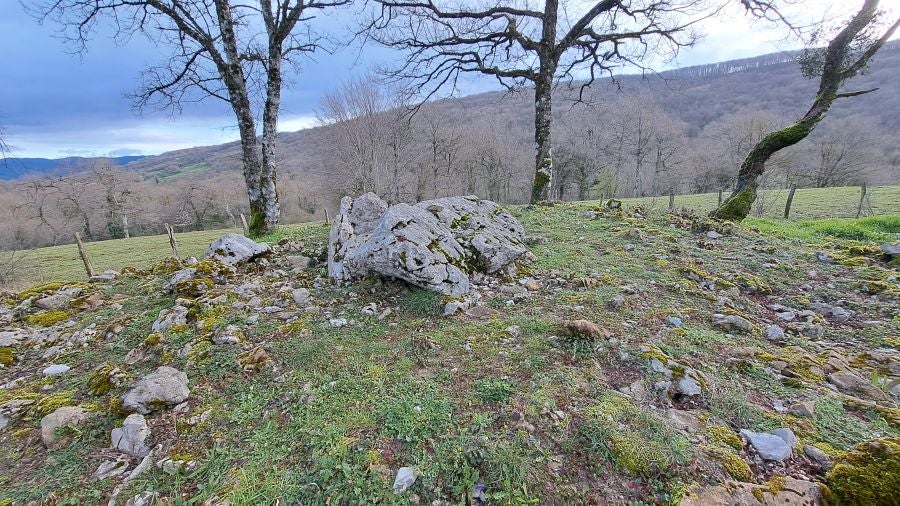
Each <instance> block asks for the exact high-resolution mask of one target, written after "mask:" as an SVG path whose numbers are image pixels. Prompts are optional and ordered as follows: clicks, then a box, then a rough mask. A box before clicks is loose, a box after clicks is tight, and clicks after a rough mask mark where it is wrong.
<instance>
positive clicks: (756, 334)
mask: <svg viewBox="0 0 900 506" xmlns="http://www.w3.org/2000/svg"><path fill="white" fill-rule="evenodd" d="M513 214H515V215H516V216H517V218H518V219H519V220H520V221H521V222H522V223H523V224H524V226H525V230H526V233H527V234H528V237H527V241H526V243H527V245H528V249H529V253H528V254H526V255H525V256H524V257H523V258H522V259H521V260H520V261H519V262H518V264H517V265H516V267H515V268H514V269H507V270H504V271H503V274H498V275H497V276H488V277H481V276H478V277H473V278H472V290H471V292H470V293H469V294H468V295H465V296H461V297H458V296H446V295H440V294H435V293H433V292H429V291H425V290H422V289H418V288H410V287H408V286H407V285H403V284H401V283H399V282H395V281H388V280H383V279H379V278H375V277H369V278H365V279H362V280H360V281H358V282H355V283H353V284H350V285H347V286H334V285H333V284H332V283H331V282H330V281H328V278H327V276H326V267H325V265H324V263H323V262H324V260H325V251H326V247H327V244H326V237H327V234H328V229H327V227H325V226H324V225H322V224H313V225H310V226H309V227H307V228H305V229H303V231H302V232H300V233H297V234H293V235H291V236H289V237H283V238H282V237H278V236H273V237H270V238H269V239H271V242H272V243H273V246H272V248H264V247H257V246H255V245H250V246H247V247H246V248H243V249H242V248H237V249H236V250H229V251H230V253H229V251H224V250H223V249H222V248H219V250H218V251H214V253H215V254H214V255H213V256H214V257H217V258H219V259H220V260H222V261H220V260H216V259H215V258H212V259H201V260H200V261H196V260H193V259H189V260H188V261H186V262H184V263H182V262H181V261H176V260H174V259H173V260H170V261H166V262H162V263H160V264H157V265H154V266H152V267H151V268H148V269H147V270H135V269H126V270H125V271H123V272H122V273H121V274H120V275H118V276H117V277H115V278H114V279H111V280H107V281H101V280H98V281H97V282H93V283H83V284H82V283H73V284H68V285H62V284H59V283H54V284H48V285H43V286H39V287H35V288H33V289H31V290H28V291H25V292H22V293H18V294H6V295H5V296H4V299H3V303H2V305H0V325H2V329H3V330H0V364H2V369H0V469H2V473H0V504H27V503H29V502H32V503H35V504H37V503H41V502H46V503H55V504H88V503H97V502H110V503H118V504H132V505H137V504H169V503H178V504H181V503H189V504H195V503H206V504H226V503H228V504H297V503H301V502H302V503H303V504H362V503H397V504H435V505H438V504H524V503H528V504H534V503H540V504H577V503H588V504H604V503H629V504H662V503H672V504H675V503H682V504H698V505H699V504H703V505H706V504H729V503H739V504H758V503H763V504H814V503H821V502H835V501H840V502H843V503H848V504H879V503H880V504H898V502H897V501H898V499H897V497H900V496H898V495H897V492H898V491H900V437H898V434H900V431H898V428H900V410H898V409H897V402H898V397H900V352H898V345H900V305H898V300H900V282H898V279H897V268H896V265H893V266H892V265H891V264H890V263H889V260H890V257H887V256H885V255H884V254H883V252H882V251H881V250H880V248H879V247H878V246H877V245H874V244H865V243H859V242H850V241H843V240H827V239H822V240H817V241H815V242H803V241H800V240H798V239H792V238H790V237H785V236H780V235H777V234H775V235H773V234H763V233H761V232H759V231H755V230H753V229H748V228H741V227H734V226H732V225H730V224H727V223H717V222H711V221H708V220H705V219H702V218H699V217H696V216H692V215H690V214H688V213H681V214H662V213H657V214H655V215H652V216H651V215H650V214H649V213H648V212H646V211H644V210H641V209H635V210H629V211H626V212H622V211H619V210H608V209H606V208H605V207H596V206H589V205H588V204H579V205H556V206H550V207H531V208H524V209H516V210H513ZM225 249H227V248H225ZM213 250H216V248H213ZM894 264H896V260H895V261H894ZM110 277H111V276H110Z"/></svg>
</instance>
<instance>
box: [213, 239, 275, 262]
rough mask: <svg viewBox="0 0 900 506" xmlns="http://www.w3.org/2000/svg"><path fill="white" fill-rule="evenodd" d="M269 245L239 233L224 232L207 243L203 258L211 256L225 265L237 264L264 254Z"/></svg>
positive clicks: (267, 250)
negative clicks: (207, 246) (210, 242)
mask: <svg viewBox="0 0 900 506" xmlns="http://www.w3.org/2000/svg"><path fill="white" fill-rule="evenodd" d="M269 251H270V249H269V245H268V244H265V243H258V242H255V241H253V240H252V239H249V238H247V237H244V236H242V235H240V234H225V235H223V236H222V237H220V238H219V239H216V241H215V242H213V243H212V244H210V245H209V248H208V249H207V250H206V253H204V254H203V258H213V259H216V260H218V261H220V262H222V263H223V264H225V265H231V266H234V265H238V264H241V263H245V262H249V261H250V260H252V259H254V258H256V257H258V256H261V255H264V254H266V253H268V252H269Z"/></svg>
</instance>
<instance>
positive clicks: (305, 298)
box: [291, 288, 309, 306]
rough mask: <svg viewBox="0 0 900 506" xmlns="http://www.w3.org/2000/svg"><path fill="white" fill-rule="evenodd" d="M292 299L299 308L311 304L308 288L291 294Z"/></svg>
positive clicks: (299, 289)
mask: <svg viewBox="0 0 900 506" xmlns="http://www.w3.org/2000/svg"><path fill="white" fill-rule="evenodd" d="M291 298H293V299H294V303H295V304H297V305H298V306H306V305H307V304H309V290H307V289H306V288H297V289H296V290H294V291H292V292H291Z"/></svg>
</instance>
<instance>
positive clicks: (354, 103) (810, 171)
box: [0, 42, 900, 249]
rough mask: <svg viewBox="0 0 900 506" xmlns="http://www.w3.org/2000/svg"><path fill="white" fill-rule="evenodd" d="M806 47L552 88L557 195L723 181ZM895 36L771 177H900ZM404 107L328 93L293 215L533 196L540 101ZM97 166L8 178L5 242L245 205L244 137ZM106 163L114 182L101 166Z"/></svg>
mask: <svg viewBox="0 0 900 506" xmlns="http://www.w3.org/2000/svg"><path fill="white" fill-rule="evenodd" d="M797 55H798V53H780V54H772V55H765V56H760V57H756V58H749V59H743V60H734V61H729V62H722V63H714V64H709V65H702V66H696V67H688V68H682V69H678V70H672V71H668V72H664V73H661V74H657V75H647V76H636V75H628V76H622V77H619V78H617V79H615V80H610V79H605V80H602V81H598V82H597V83H595V84H594V86H592V87H591V88H589V89H587V90H586V91H585V93H584V95H583V96H582V98H583V100H582V101H581V102H579V101H577V100H575V99H576V98H577V96H578V93H579V91H580V89H579V87H578V83H573V84H572V85H571V87H569V88H567V89H558V90H557V92H556V93H557V94H558V98H557V99H556V101H555V103H556V107H555V111H554V114H555V120H554V128H555V132H554V138H555V147H554V149H555V158H556V162H555V170H556V172H557V174H556V177H555V181H556V187H555V188H554V197H555V198H562V199H565V200H572V199H582V200H583V199H590V198H600V197H604V196H612V195H615V196H623V197H630V196H646V195H658V194H665V193H668V191H669V190H670V189H672V190H674V191H676V192H677V193H698V192H709V191H716V190H719V189H727V188H729V187H730V185H731V182H732V180H733V178H734V176H735V174H736V173H737V168H738V166H739V164H740V161H741V159H742V158H743V156H744V155H745V153H746V152H747V150H748V149H749V148H750V146H751V145H752V144H753V142H755V141H756V140H757V139H759V138H760V136H762V135H763V134H765V133H766V132H768V131H771V130H772V129H773V128H774V127H776V126H779V125H783V124H785V123H786V122H787V121H789V120H791V119H792V118H795V117H797V116H798V115H800V114H802V113H803V112H804V110H805V107H806V106H807V104H808V103H809V100H810V99H811V97H812V95H813V93H814V88H815V83H813V82H811V81H809V80H807V79H805V78H803V76H802V75H801V72H800V68H799V65H798V64H797V63H796V61H795V59H796V57H797ZM898 71H900V44H898V43H896V42H895V43H892V44H889V45H888V46H886V47H885V48H884V49H883V51H881V53H879V55H878V56H877V58H876V60H875V61H874V63H873V65H872V66H871V71H870V72H869V73H868V74H866V75H863V76H861V77H859V78H857V79H855V80H854V82H853V83H852V85H853V86H854V88H855V89H869V88H874V87H878V88H880V89H879V90H878V91H877V92H876V93H871V94H868V95H864V96H861V97H855V98H853V99H847V100H842V101H838V102H837V103H836V105H835V106H834V108H833V110H832V111H831V113H830V115H829V116H828V117H827V118H826V119H825V121H824V122H823V123H822V125H821V126H820V128H819V129H817V130H816V132H815V133H814V134H813V135H812V136H811V137H810V138H809V139H807V140H805V141H803V142H801V143H800V144H798V145H797V146H794V147H793V148H792V149H789V150H785V151H784V152H783V153H781V154H779V156H778V158H777V159H775V160H773V163H772V169H773V170H772V171H770V173H769V174H768V175H767V177H768V181H767V182H766V184H767V186H770V187H786V186H788V185H790V184H796V185H798V186H801V187H803V186H810V187H823V186H839V185H853V184H859V183H862V182H866V183H868V184H889V183H896V182H897V181H898V178H900V149H898V148H897V145H896V133H895V132H896V131H897V129H898V128H900V119H898V115H897V111H898V110H900V84H898V82H897V80H896V79H895V78H894V77H895V76H896V75H897V73H898ZM411 105H413V104H410V103H408V102H404V101H403V100H400V99H398V95H396V94H392V93H391V92H390V91H386V88H385V87H383V86H378V85H375V84H373V80H371V79H365V78H363V79H358V80H356V81H350V82H348V83H346V84H345V85H344V86H343V87H341V88H340V89H336V90H334V91H333V92H332V93H331V94H329V95H327V96H326V97H324V98H323V100H322V103H321V106H320V110H319V115H320V118H321V120H322V121H321V122H322V126H319V127H316V128H312V129H308V130H302V131H299V132H293V133H285V134H282V135H281V139H280V145H279V146H278V150H279V156H280V166H281V167H280V177H279V191H280V194H281V196H282V197H281V203H282V207H283V211H284V221H285V222H288V223H290V222H298V221H304V220H308V219H311V218H313V217H316V218H322V217H323V216H324V210H325V209H326V208H328V209H332V210H333V209H334V207H335V205H336V202H337V200H338V199H339V198H340V196H341V195H343V194H348V193H358V192H360V191H362V190H373V191H376V192H377V193H379V194H380V195H384V196H386V197H387V198H388V199H389V200H391V201H418V200H422V199H425V198H430V197H434V196H445V195H453V194H462V193H475V194H479V195H481V196H484V197H486V198H490V199H492V200H496V201H500V202H504V203H519V202H524V201H526V200H527V192H528V191H529V188H530V180H531V177H532V175H533V174H532V171H533V164H534V160H533V150H532V143H533V140H532V134H531V126H532V123H533V119H532V108H533V104H532V98H531V96H530V93H529V92H528V91H527V90H524V91H521V92H519V93H513V94H511V93H505V92H499V91H498V92H491V93H483V94H478V95H472V96H466V97H460V98H452V99H444V100H439V101H435V102H430V103H428V104H426V105H425V106H423V107H421V108H420V109H419V110H418V112H417V113H416V114H415V115H413V116H411V117H409V116H408V115H407V112H408V110H409V106H411ZM114 165H115V163H114V161H104V160H94V161H93V162H92V164H91V166H92V167H93V171H87V172H82V173H80V175H79V173H76V174H75V175H69V176H56V177H53V178H43V179H31V180H20V181H13V182H6V183H3V184H2V185H0V213H2V214H3V215H4V216H5V219H4V220H2V223H3V225H0V227H3V229H2V230H0V237H2V238H3V241H2V243H0V248H4V249H20V248H25V247H33V246H39V245H49V244H58V243H61V242H68V241H70V240H71V237H72V233H73V232H75V231H79V232H81V233H82V235H83V236H85V237H88V238H92V239H104V238H114V237H122V236H124V235H125V232H126V230H128V232H129V234H131V235H140V234H146V233H162V231H163V229H162V226H163V225H162V224H163V223H174V224H175V226H176V228H177V229H178V230H202V229H209V228H215V227H221V226H239V224H240V221H239V217H240V213H246V197H245V195H244V183H243V180H242V177H241V161H240V156H239V147H238V143H236V142H235V143H230V144H223V145H219V146H206V147H197V148H192V149H185V150H180V151H172V152H169V153H164V154H162V155H159V156H151V157H147V158H144V159H141V160H138V161H135V162H131V163H128V164H127V165H125V166H124V167H123V168H120V169H116V168H110V169H108V170H106V169H107V167H112V166H114ZM98 168H102V169H104V171H103V173H104V174H105V176H104V177H98V176H97V171H98V170H97V169H98Z"/></svg>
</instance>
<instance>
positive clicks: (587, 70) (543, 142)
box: [366, 0, 767, 203]
mask: <svg viewBox="0 0 900 506" xmlns="http://www.w3.org/2000/svg"><path fill="white" fill-rule="evenodd" d="M374 2H375V3H376V5H377V8H376V11H375V13H374V16H373V18H372V19H371V20H370V22H369V24H368V25H367V27H366V28H367V33H368V34H369V36H370V37H371V38H372V39H374V40H375V41H377V42H379V43H381V44H383V45H386V46H389V47H392V48H397V49H400V50H402V51H403V53H404V54H405V57H404V58H403V59H402V61H401V62H400V64H399V65H398V66H396V67H395V68H392V69H390V70H388V71H387V74H388V76H389V77H390V78H395V79H398V80H402V81H406V82H409V83H411V84H412V86H413V87H414V88H415V90H416V91H418V92H419V93H421V94H422V95H423V96H424V98H430V97H431V96H433V94H434V93H436V92H437V91H438V89H440V88H441V87H443V86H452V87H454V88H455V86H456V84H457V80H458V78H459V77H460V75H461V74H463V73H480V74H486V75H488V76H492V77H494V78H496V79H497V81H499V83H500V84H501V85H502V86H504V87H506V88H507V89H509V90H519V89H522V88H524V87H526V86H533V87H534V141H535V149H536V151H537V153H536V157H535V172H534V183H533V185H532V190H531V202H532V203H534V202H537V201H540V200H546V199H547V198H548V197H549V195H550V189H551V185H552V178H553V155H552V140H551V126H552V102H553V89H554V87H555V86H556V85H557V84H559V83H560V82H573V81H578V84H579V86H578V94H577V98H578V99H579V100H580V99H581V98H582V97H583V96H584V95H583V94H582V93H583V91H584V90H585V88H586V87H587V86H589V85H590V84H591V83H593V82H594V80H595V79H597V78H599V77H602V76H612V75H613V74H612V73H613V71H614V70H616V69H621V68H622V67H625V66H630V67H632V68H639V69H648V68H649V66H650V65H651V63H652V60H654V59H655V58H657V57H660V56H662V57H671V56H674V55H675V54H676V53H677V52H678V50H679V49H680V48H682V47H684V46H687V45H690V44H692V43H693V42H694V41H695V40H696V35H695V33H694V31H693V29H692V27H693V26H694V25H695V24H696V23H697V22H698V21H700V20H702V19H704V18H705V17H707V16H710V15H711V14H712V13H714V12H715V11H716V8H715V6H712V7H711V6H710V4H711V2H710V1H709V0H599V1H594V2H587V3H579V2H575V1H574V0H570V1H566V0H562V1H560V0H544V1H542V2H541V1H539V0H521V1H520V0H460V1H459V2H452V3H450V2H448V3H444V4H442V5H438V4H437V3H436V2H434V1H433V0H374ZM751 3H752V4H753V5H757V4H758V3H760V2H756V1H751ZM766 3H767V2H766Z"/></svg>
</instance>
